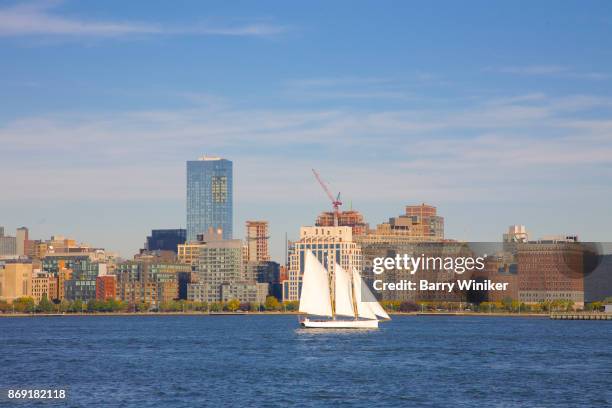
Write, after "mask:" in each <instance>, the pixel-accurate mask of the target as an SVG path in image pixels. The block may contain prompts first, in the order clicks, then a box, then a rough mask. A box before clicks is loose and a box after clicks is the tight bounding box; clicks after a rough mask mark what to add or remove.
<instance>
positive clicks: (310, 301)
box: [299, 251, 391, 329]
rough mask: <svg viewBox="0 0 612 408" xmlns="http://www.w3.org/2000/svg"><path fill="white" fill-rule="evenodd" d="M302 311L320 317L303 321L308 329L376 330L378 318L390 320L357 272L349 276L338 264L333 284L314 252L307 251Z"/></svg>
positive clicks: (303, 325) (303, 324)
mask: <svg viewBox="0 0 612 408" xmlns="http://www.w3.org/2000/svg"><path fill="white" fill-rule="evenodd" d="M330 286H331V287H330ZM299 311H300V312H302V313H306V314H307V315H309V316H317V318H311V317H309V316H307V317H304V318H303V319H302V320H301V321H300V324H301V326H302V327H306V328H321V329H324V328H325V329H375V328H378V320H379V318H381V319H387V320H390V319H391V318H390V317H389V315H388V314H387V313H386V312H385V310H384V309H383V308H382V306H381V305H380V304H379V303H378V301H376V298H375V297H374V295H373V294H372V292H371V291H370V289H369V288H368V286H367V285H366V284H365V282H363V281H362V278H361V276H360V275H359V272H358V271H357V270H356V269H355V268H353V270H352V273H349V272H347V271H346V270H344V268H342V267H341V266H340V265H338V264H337V263H336V264H335V267H334V274H333V279H332V280H330V277H329V273H328V271H327V269H325V267H324V266H323V265H322V264H321V263H320V262H319V260H318V259H317V258H316V257H315V256H314V254H313V253H312V252H311V251H306V260H305V263H304V275H303V278H302V293H301V294H300V308H299Z"/></svg>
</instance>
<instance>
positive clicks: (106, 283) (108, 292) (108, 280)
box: [96, 275, 117, 300]
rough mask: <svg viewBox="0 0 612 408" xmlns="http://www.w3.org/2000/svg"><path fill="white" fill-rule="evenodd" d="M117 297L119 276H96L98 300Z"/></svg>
mask: <svg viewBox="0 0 612 408" xmlns="http://www.w3.org/2000/svg"><path fill="white" fill-rule="evenodd" d="M116 298H117V278H116V277H115V276H114V275H105V276H98V277H97V278H96V300H108V299H116Z"/></svg>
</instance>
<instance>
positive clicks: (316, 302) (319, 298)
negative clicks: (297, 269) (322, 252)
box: [299, 251, 332, 317]
mask: <svg viewBox="0 0 612 408" xmlns="http://www.w3.org/2000/svg"><path fill="white" fill-rule="evenodd" d="M299 310H300V312H304V313H308V314H312V315H317V316H328V317H332V305H331V297H330V290H329V279H328V277H327V270H326V269H325V267H324V266H323V265H321V263H320V262H319V261H318V259H317V258H316V257H315V256H314V255H313V254H312V252H311V251H306V262H305V263H304V276H303V277H302V293H301V294H300V309H299Z"/></svg>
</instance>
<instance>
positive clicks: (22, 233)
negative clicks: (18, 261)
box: [15, 227, 29, 256]
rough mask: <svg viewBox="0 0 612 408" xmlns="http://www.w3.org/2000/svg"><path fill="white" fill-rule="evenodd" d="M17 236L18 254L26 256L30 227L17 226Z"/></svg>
mask: <svg viewBox="0 0 612 408" xmlns="http://www.w3.org/2000/svg"><path fill="white" fill-rule="evenodd" d="M15 238H16V241H17V242H16V246H17V255H19V256H25V255H27V254H28V248H27V245H28V239H29V238H28V229H27V228H26V227H21V228H17V234H16V235H15Z"/></svg>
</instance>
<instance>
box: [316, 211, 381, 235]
mask: <svg viewBox="0 0 612 408" xmlns="http://www.w3.org/2000/svg"><path fill="white" fill-rule="evenodd" d="M335 216H336V214H335V213H334V212H333V211H324V212H322V213H321V214H319V216H318V217H317V221H316V222H315V226H317V227H333V226H334V218H335ZM337 216H338V226H339V227H351V229H352V230H353V237H356V236H358V235H364V234H366V233H367V232H368V230H369V229H370V226H369V225H368V223H366V222H365V220H364V218H363V215H362V214H361V213H360V212H359V211H355V210H348V211H340V212H339V213H338V214H337Z"/></svg>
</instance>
